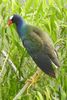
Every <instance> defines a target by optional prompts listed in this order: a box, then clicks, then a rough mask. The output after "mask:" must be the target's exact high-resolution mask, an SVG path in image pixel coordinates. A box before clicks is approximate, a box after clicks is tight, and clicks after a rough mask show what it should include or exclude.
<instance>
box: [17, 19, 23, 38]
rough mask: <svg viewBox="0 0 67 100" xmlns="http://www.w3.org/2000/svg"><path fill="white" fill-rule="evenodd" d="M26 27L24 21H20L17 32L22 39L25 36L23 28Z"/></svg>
mask: <svg viewBox="0 0 67 100" xmlns="http://www.w3.org/2000/svg"><path fill="white" fill-rule="evenodd" d="M24 25H25V22H24V21H22V20H20V21H19V22H18V24H17V25H16V26H17V32H18V34H19V36H20V37H21V36H22V35H23V34H24V33H23V31H22V28H23V27H24Z"/></svg>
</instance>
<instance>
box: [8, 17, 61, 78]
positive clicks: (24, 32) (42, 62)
mask: <svg viewBox="0 0 67 100" xmlns="http://www.w3.org/2000/svg"><path fill="white" fill-rule="evenodd" d="M11 23H15V24H16V28H17V32H18V34H19V36H20V38H21V40H22V42H23V45H24V47H25V48H26V49H27V51H28V53H29V54H30V56H31V57H32V59H33V60H34V61H35V63H36V64H37V66H39V67H40V68H41V69H42V70H43V71H44V72H45V73H46V74H48V75H50V76H52V77H55V73H54V69H53V67H52V62H53V63H54V64H55V65H56V66H58V67H59V66H60V65H59V61H58V57H57V54H56V52H55V49H54V46H53V44H52V41H51V39H50V38H49V36H48V35H47V33H45V32H43V31H42V30H41V29H39V28H37V27H35V26H32V25H28V24H26V23H25V22H24V21H23V19H22V18H21V17H20V16H19V15H13V16H12V17H10V19H9V24H11Z"/></svg>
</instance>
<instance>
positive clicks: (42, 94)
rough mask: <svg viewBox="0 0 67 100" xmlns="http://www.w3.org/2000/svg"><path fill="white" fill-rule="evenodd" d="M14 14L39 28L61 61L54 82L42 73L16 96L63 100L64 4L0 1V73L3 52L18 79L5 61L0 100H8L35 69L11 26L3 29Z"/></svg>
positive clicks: (66, 86) (66, 88)
mask: <svg viewBox="0 0 67 100" xmlns="http://www.w3.org/2000/svg"><path fill="white" fill-rule="evenodd" d="M14 13H17V14H20V15H21V16H22V17H23V18H24V20H25V21H26V22H27V23H29V24H32V25H35V26H38V27H40V28H41V29H42V30H44V31H46V32H47V33H48V34H49V35H50V37H51V38H52V40H53V42H54V44H55V46H56V48H58V47H59V49H58V55H59V59H60V62H61V67H60V68H59V69H58V70H55V71H56V79H52V78H50V77H49V76H47V75H46V74H44V73H43V74H42V75H41V76H40V78H39V80H38V82H37V83H35V84H34V85H33V86H31V87H30V88H29V89H28V93H27V91H26V92H25V93H24V94H23V95H22V96H21V97H20V98H21V99H20V100H67V1H66V0H26V2H23V1H22V0H0V72H1V71H2V68H3V66H4V63H5V58H4V57H3V55H2V53H1V51H2V50H5V51H6V52H7V53H8V55H9V58H10V59H11V60H12V61H13V63H14V64H15V66H16V67H17V69H18V71H19V75H20V76H22V80H21V81H20V80H18V79H17V75H16V73H15V72H14V71H13V70H12V68H11V66H10V65H9V64H8V62H6V63H5V70H4V74H3V77H2V78H0V100H12V99H13V98H14V97H15V96H16V94H17V93H18V92H19V90H20V89H21V88H22V87H23V86H24V84H25V81H26V80H27V79H29V78H30V76H32V75H33V74H34V73H35V71H36V69H37V67H36V65H35V64H34V62H33V61H32V59H31V57H30V56H29V55H28V54H27V52H26V50H25V49H24V47H23V46H22V43H21V41H20V39H19V37H18V35H17V33H16V31H15V29H14V27H13V25H12V26H11V28H9V27H8V26H7V20H8V18H9V17H10V16H11V15H13V14H14Z"/></svg>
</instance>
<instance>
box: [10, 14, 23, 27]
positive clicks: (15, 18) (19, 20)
mask: <svg viewBox="0 0 67 100" xmlns="http://www.w3.org/2000/svg"><path fill="white" fill-rule="evenodd" d="M12 23H15V24H16V25H18V24H22V23H23V21H22V18H21V17H20V16H19V15H16V14H14V15H13V16H11V17H10V18H9V20H8V25H9V26H10V25H11V24H12Z"/></svg>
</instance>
